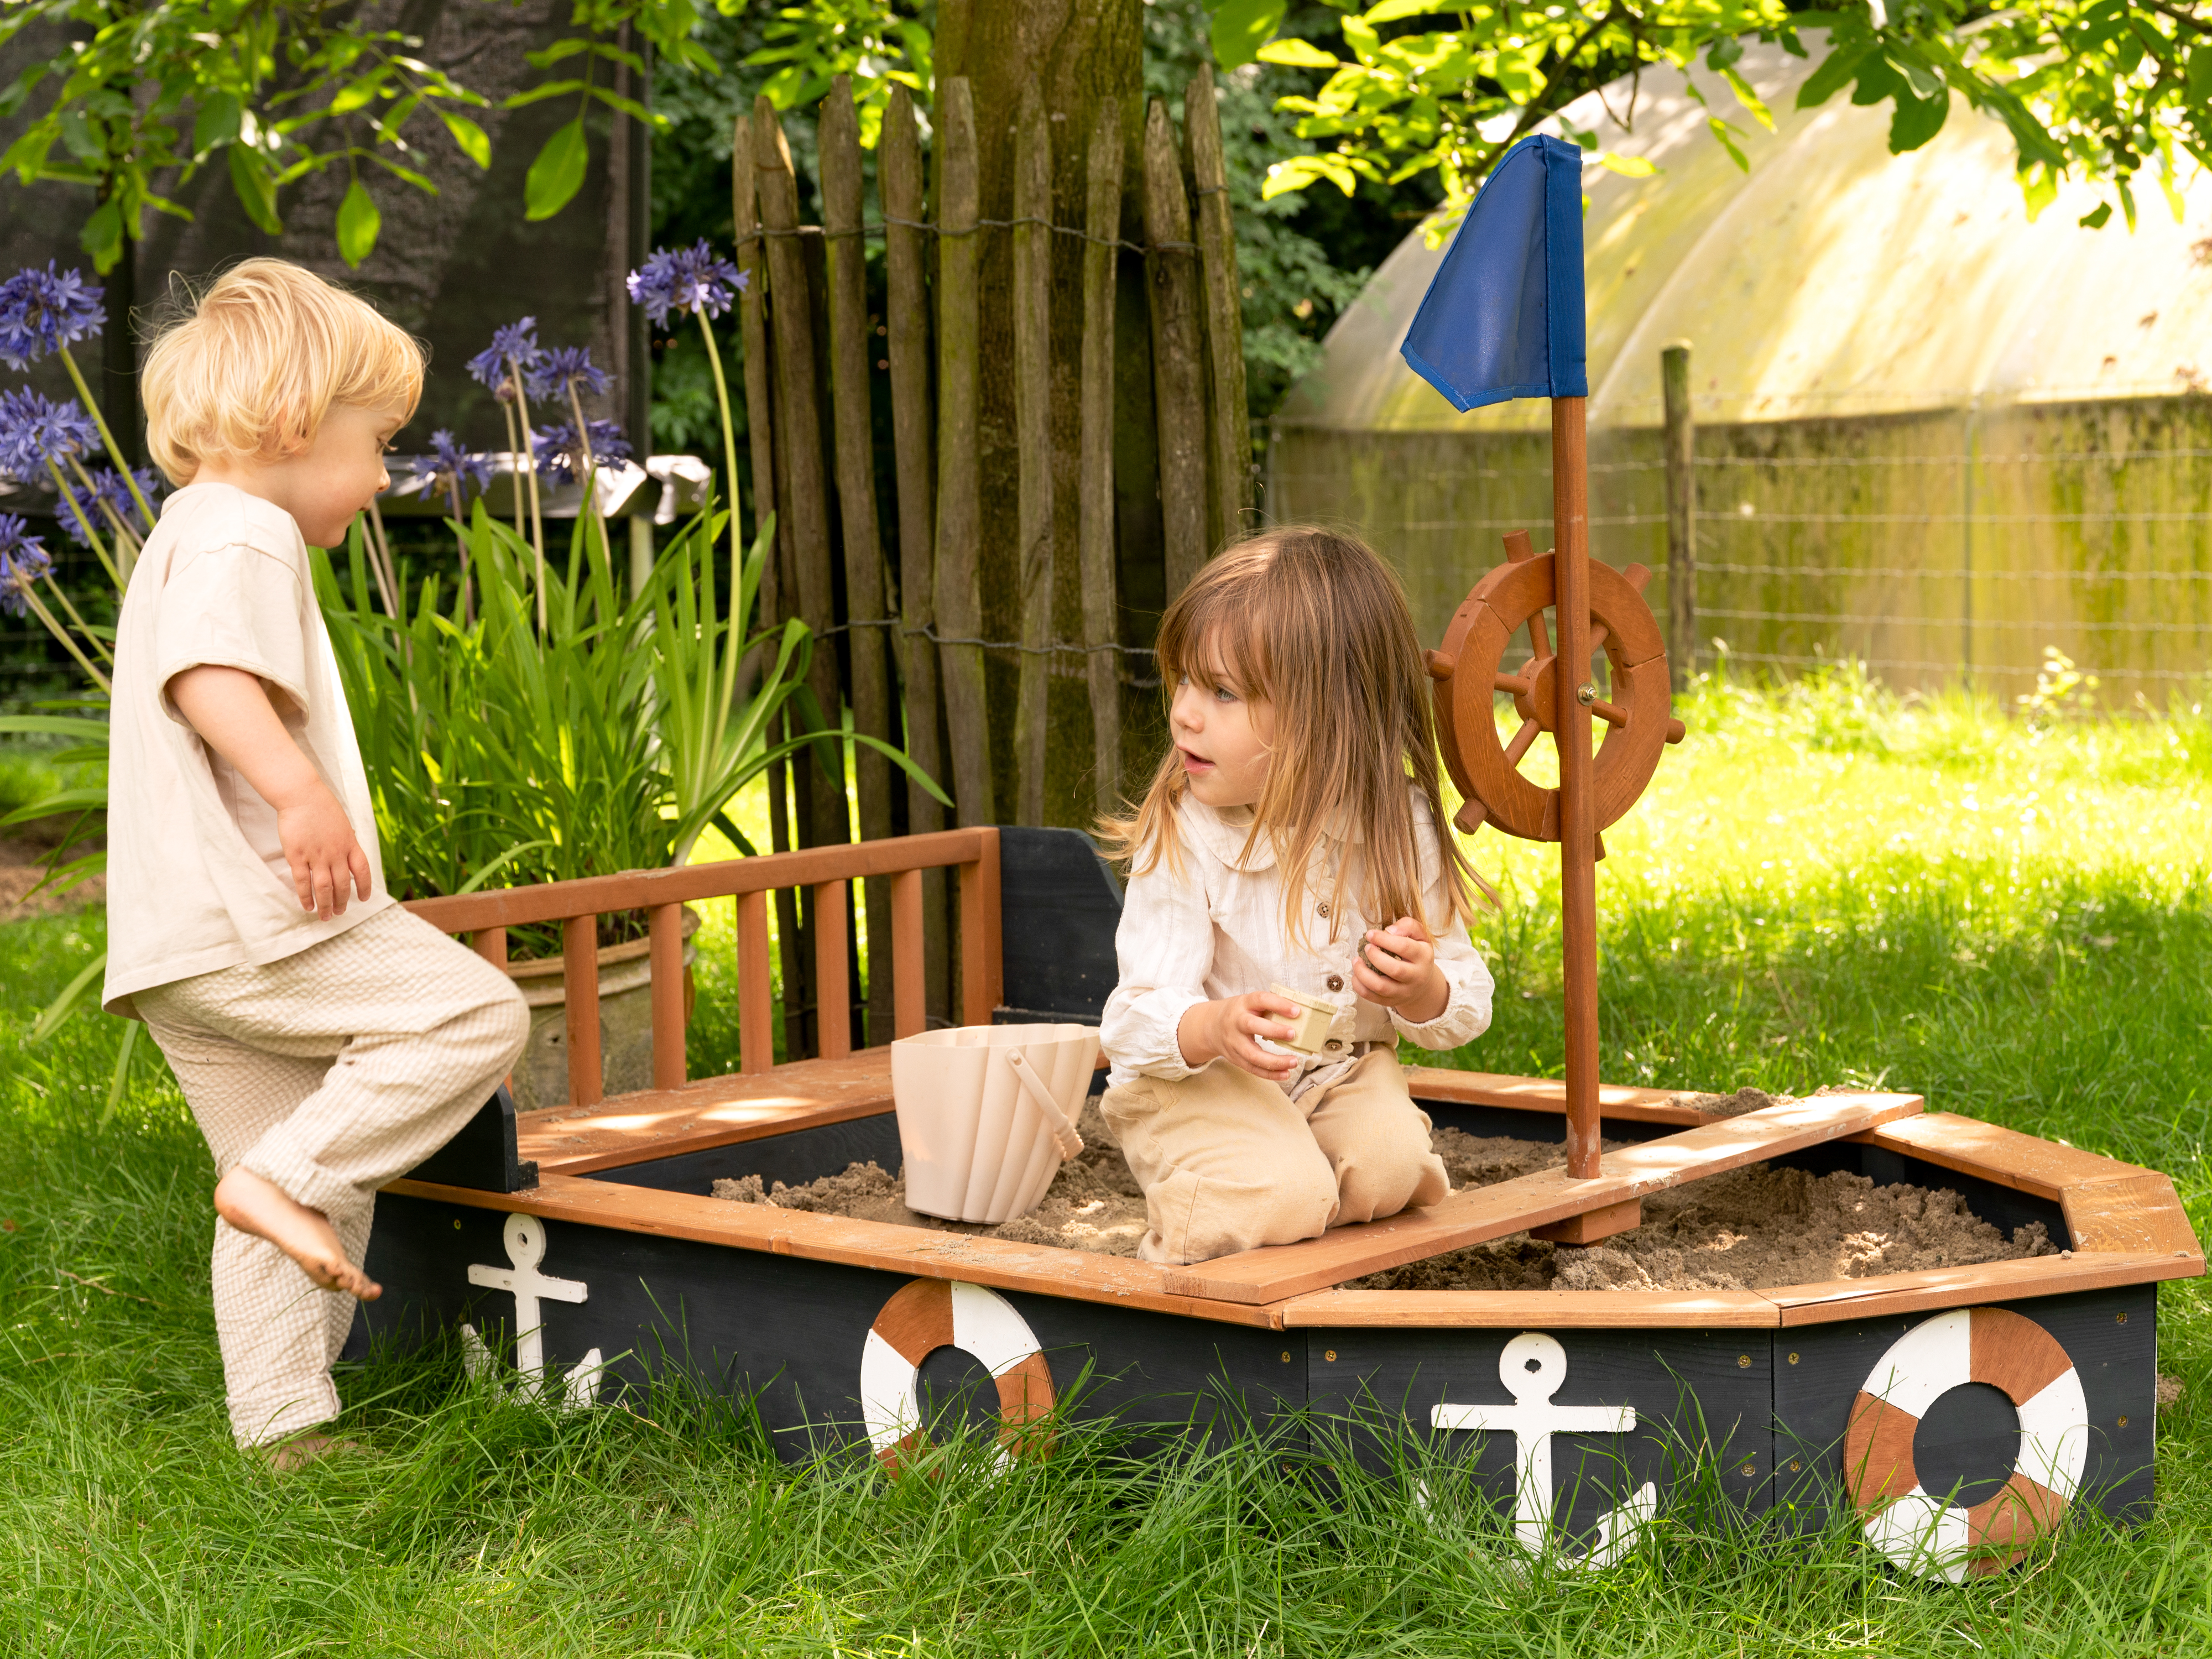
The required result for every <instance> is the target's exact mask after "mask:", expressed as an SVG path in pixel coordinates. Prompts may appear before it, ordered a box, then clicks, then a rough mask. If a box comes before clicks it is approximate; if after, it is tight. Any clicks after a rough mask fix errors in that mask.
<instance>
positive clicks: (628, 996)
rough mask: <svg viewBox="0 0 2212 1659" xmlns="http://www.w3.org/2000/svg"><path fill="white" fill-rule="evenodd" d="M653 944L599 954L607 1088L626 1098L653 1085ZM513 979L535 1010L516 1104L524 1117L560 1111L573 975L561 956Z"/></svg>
mask: <svg viewBox="0 0 2212 1659" xmlns="http://www.w3.org/2000/svg"><path fill="white" fill-rule="evenodd" d="M698 929H699V916H698V913H697V912H696V911H694V910H692V909H690V908H688V907H687V908H685V910H684V1018H686V1019H689V1018H690V1014H691V1004H692V999H693V995H694V993H693V988H692V984H691V964H692V963H693V962H695V961H696V960H697V958H698V955H699V948H698V946H696V945H694V944H693V943H692V942H691V935H692V934H693V933H696V932H697V931H698ZM652 949H653V941H652V940H651V939H630V940H629V941H627V942H625V943H623V944H621V945H604V946H602V947H601V948H600V951H599V1057H600V1068H599V1069H600V1075H601V1077H602V1078H603V1079H605V1081H604V1083H603V1085H602V1086H603V1088H604V1089H605V1092H607V1093H608V1094H611V1095H624V1094H629V1093H630V1092H632V1091H635V1090H638V1089H649V1088H651V1087H652V1086H653V961H652V957H651V954H650V953H651V951H652ZM507 977H508V978H509V979H511V980H513V981H514V982H515V984H516V985H517V986H518V987H520V988H521V991H522V1000H524V1001H525V1002H527V1003H528V1004H529V1005H530V1041H529V1042H526V1044H524V1045H523V1049H522V1058H521V1059H520V1060H516V1061H515V1062H514V1075H513V1091H514V1103H515V1105H516V1106H517V1107H518V1108H519V1109H521V1110H523V1111H526V1112H528V1111H535V1110H537V1109H538V1108H540V1107H544V1106H560V1105H563V1104H565V1103H567V1102H568V986H567V975H566V972H565V970H564V969H563V968H562V961H561V958H560V957H540V958H538V959H536V960H533V961H528V962H510V963H507Z"/></svg>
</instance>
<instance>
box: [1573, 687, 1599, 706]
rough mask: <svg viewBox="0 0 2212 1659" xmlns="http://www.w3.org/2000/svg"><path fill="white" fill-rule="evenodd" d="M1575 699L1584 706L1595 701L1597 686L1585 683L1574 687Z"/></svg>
mask: <svg viewBox="0 0 2212 1659" xmlns="http://www.w3.org/2000/svg"><path fill="white" fill-rule="evenodd" d="M1575 701H1576V702H1578V703H1580V704H1582V706H1583V708H1589V706H1590V705H1591V704H1592V703H1594V702H1596V701H1597V687H1595V686H1594V685H1591V684H1587V683H1585V684H1582V685H1578V686H1577V687H1576V688H1575Z"/></svg>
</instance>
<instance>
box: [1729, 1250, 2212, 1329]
mask: <svg viewBox="0 0 2212 1659" xmlns="http://www.w3.org/2000/svg"><path fill="white" fill-rule="evenodd" d="M2203 1271H2204V1260H2203V1257H2202V1256H2191V1255H2174V1254H2172V1253H2166V1254H2162V1255H2161V1254H2152V1253H2148V1252H2142V1251H2126V1252H2123V1251H2103V1250H2077V1251H2074V1252H2072V1253H2070V1254H2069V1255H2056V1256H2051V1255H2042V1256H2031V1257H2029V1258H2027V1260H2025V1261H1985V1262H1982V1263H1980V1264H1979V1265H1978V1266H1975V1267H1934V1268H1929V1269H1927V1270H1925V1271H1923V1272H1920V1273H1885V1274H1882V1275H1881V1276H1880V1277H1878V1278H1874V1279H1831V1280H1828V1281H1826V1282H1825V1283H1821V1284H1815V1285H1773V1286H1771V1287H1769V1288H1768V1289H1766V1290H1764V1291H1760V1292H1759V1294H1760V1295H1761V1296H1764V1297H1767V1298H1768V1299H1769V1300H1771V1302H1773V1303H1774V1304H1776V1306H1778V1308H1780V1310H1782V1323H1783V1324H1784V1327H1789V1326H1793V1325H1832V1324H1834V1323H1836V1322H1838V1321H1840V1320H1845V1319H1873V1318H1877V1317H1880V1316H1884V1315H1887V1314H1897V1313H1910V1312H1913V1311H1916V1310H1920V1309H1923V1308H1961V1307H1967V1306H1971V1305H1972V1304H1976V1303H1978V1302H1985V1301H1986V1302H2016V1301H2019V1300H2021V1299H2022V1298H2023V1297H2039V1296H2064V1295H2067V1294H2069V1293H2071V1292H2073V1291H2097V1290H2105V1289H2108V1288H2110V1287H2111V1286H2112V1285H2152V1284H2157V1283H2160V1281H2162V1280H2165V1279H2195V1278H2197V1276H2198V1275H2200V1274H2202V1273H2203Z"/></svg>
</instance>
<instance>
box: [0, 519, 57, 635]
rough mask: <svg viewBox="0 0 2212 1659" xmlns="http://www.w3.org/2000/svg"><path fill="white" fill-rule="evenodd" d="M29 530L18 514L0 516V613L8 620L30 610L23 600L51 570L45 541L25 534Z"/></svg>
mask: <svg viewBox="0 0 2212 1659" xmlns="http://www.w3.org/2000/svg"><path fill="white" fill-rule="evenodd" d="M29 528H30V526H29V524H28V523H27V520H24V519H23V518H22V517H21V516H20V515H19V514H16V513H0V611H6V612H7V613H8V614H9V616H11V617H20V616H22V615H24V614H25V613H26V612H27V611H29V610H30V608H31V602H30V601H29V600H28V599H25V598H24V597H23V596H24V595H25V594H26V593H27V592H30V589H31V584H32V583H33V582H34V581H37V580H39V579H40V577H42V576H44V575H45V574H46V573H47V572H48V571H50V570H52V568H54V562H53V560H52V557H51V556H48V554H47V552H46V543H45V540H44V539H43V538H40V537H38V536H33V535H29V534H27V533H26V532H27V531H28V530H29Z"/></svg>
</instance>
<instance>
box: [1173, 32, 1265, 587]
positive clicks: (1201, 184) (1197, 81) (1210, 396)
mask: <svg viewBox="0 0 2212 1659" xmlns="http://www.w3.org/2000/svg"><path fill="white" fill-rule="evenodd" d="M1182 130H1183V142H1184V143H1185V144H1186V145H1187V146H1188V149H1189V151H1190V173H1191V181H1192V184H1193V185H1194V187H1195V189H1196V191H1197V192H1198V252H1199V270H1200V276H1202V278H1203V279H1204V289H1205V295H1206V370H1207V374H1206V412H1207V417H1208V419H1207V428H1208V436H1209V438H1210V440H1211V441H1210V444H1209V447H1210V449H1211V452H1212V453H1211V455H1210V457H1209V459H1211V460H1212V474H1213V498H1212V501H1213V512H1212V515H1211V517H1212V524H1211V525H1210V526H1209V530H1210V534H1209V536H1208V538H1207V543H1206V544H1207V546H1208V547H1209V548H1218V547H1220V546H1221V545H1222V544H1223V543H1225V542H1226V541H1228V540H1230V539H1231V538H1234V537H1236V536H1237V535H1240V534H1242V533H1243V531H1244V529H1245V528H1246V525H1245V515H1246V513H1247V512H1248V511H1249V509H1250V507H1251V506H1252V416H1251V411H1250V409H1249V405H1248V404H1247V401H1246V396H1245V390H1244V299H1243V293H1242V292H1241V290H1240V288H1239V285H1238V283H1237V236H1236V232H1235V230H1234V228H1232V227H1231V223H1230V217H1229V167H1228V162H1227V161H1226V160H1225V157H1224V156H1223V155H1222V151H1221V111H1220V108H1219V106H1218V105H1216V104H1215V102H1214V101H1213V72H1212V70H1210V69H1206V68H1203V67H1201V68H1200V70H1199V71H1198V73H1197V74H1196V75H1195V76H1192V77H1191V82H1190V86H1189V87H1188V89H1187V90H1186V91H1185V92H1184V93H1183V98H1182Z"/></svg>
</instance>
